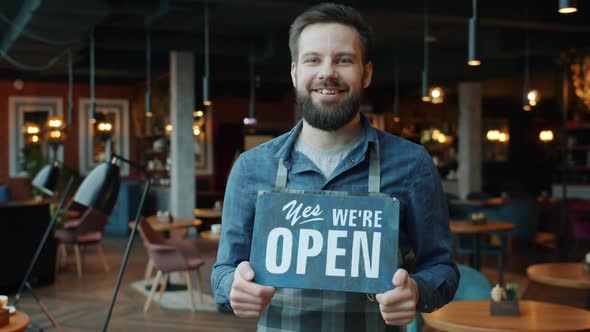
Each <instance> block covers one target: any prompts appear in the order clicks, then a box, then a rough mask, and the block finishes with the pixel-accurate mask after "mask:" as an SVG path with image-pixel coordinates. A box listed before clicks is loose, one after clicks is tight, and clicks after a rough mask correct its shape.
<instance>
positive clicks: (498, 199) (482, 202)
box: [449, 197, 508, 207]
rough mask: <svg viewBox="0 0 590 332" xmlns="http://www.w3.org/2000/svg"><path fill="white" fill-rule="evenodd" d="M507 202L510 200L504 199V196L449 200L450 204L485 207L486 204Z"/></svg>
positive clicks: (496, 204) (497, 204) (495, 204)
mask: <svg viewBox="0 0 590 332" xmlns="http://www.w3.org/2000/svg"><path fill="white" fill-rule="evenodd" d="M507 202H508V200H507V199H503V198H502V197H494V198H488V199H452V200H450V201H449V204H451V205H467V206H477V207H485V206H500V205H504V204H506V203H507Z"/></svg>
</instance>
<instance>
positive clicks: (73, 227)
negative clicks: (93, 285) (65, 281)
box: [55, 208, 110, 278]
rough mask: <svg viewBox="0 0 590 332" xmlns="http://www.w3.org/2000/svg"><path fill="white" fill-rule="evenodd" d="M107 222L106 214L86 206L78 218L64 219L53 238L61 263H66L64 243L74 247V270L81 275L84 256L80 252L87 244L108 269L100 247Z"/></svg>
mask: <svg viewBox="0 0 590 332" xmlns="http://www.w3.org/2000/svg"><path fill="white" fill-rule="evenodd" d="M106 224H107V216H106V215H105V214H104V213H102V212H101V211H99V210H96V209H93V208H87V209H86V210H84V212H82V214H81V215H80V218H77V219H70V220H66V221H65V222H64V223H63V228H60V229H57V230H56V231H55V239H56V240H57V241H58V242H59V247H58V259H57V261H58V262H60V261H61V264H62V265H65V264H66V260H67V251H66V245H69V246H72V247H73V248H74V255H75V257H76V270H77V272H78V277H79V278H81V277H82V265H83V262H84V257H83V256H82V254H83V253H84V250H82V251H81V250H80V248H82V249H84V248H86V247H88V246H91V245H93V246H95V247H96V251H97V254H98V256H99V257H100V260H101V261H102V265H103V267H104V269H105V271H106V272H108V271H109V269H110V268H109V265H108V263H107V260H106V258H105V255H104V251H103V248H102V244H101V241H102V238H103V230H104V227H105V225H106Z"/></svg>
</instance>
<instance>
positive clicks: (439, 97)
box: [428, 86, 445, 104]
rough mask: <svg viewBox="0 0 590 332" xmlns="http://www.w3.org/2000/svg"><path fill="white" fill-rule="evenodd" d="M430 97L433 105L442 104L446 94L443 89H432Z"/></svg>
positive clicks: (436, 87)
mask: <svg viewBox="0 0 590 332" xmlns="http://www.w3.org/2000/svg"><path fill="white" fill-rule="evenodd" d="M428 95H429V96H430V101H431V102H432V103H433V104H440V103H442V102H443V101H444V100H445V93H444V91H443V89H442V88H441V87H438V86H435V87H432V88H430V91H429V92H428Z"/></svg>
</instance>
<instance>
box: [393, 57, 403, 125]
mask: <svg viewBox="0 0 590 332" xmlns="http://www.w3.org/2000/svg"><path fill="white" fill-rule="evenodd" d="M394 64H395V70H394V72H393V122H395V123H399V122H400V120H401V119H400V116H399V61H398V57H397V56H396V57H395V61H394Z"/></svg>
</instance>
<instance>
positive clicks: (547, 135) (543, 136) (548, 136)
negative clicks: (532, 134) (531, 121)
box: [539, 130, 553, 143]
mask: <svg viewBox="0 0 590 332" xmlns="http://www.w3.org/2000/svg"><path fill="white" fill-rule="evenodd" d="M539 140H540V141H541V142H545V143H547V142H551V141H553V131H552V130H542V131H541V132H540V133H539Z"/></svg>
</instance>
